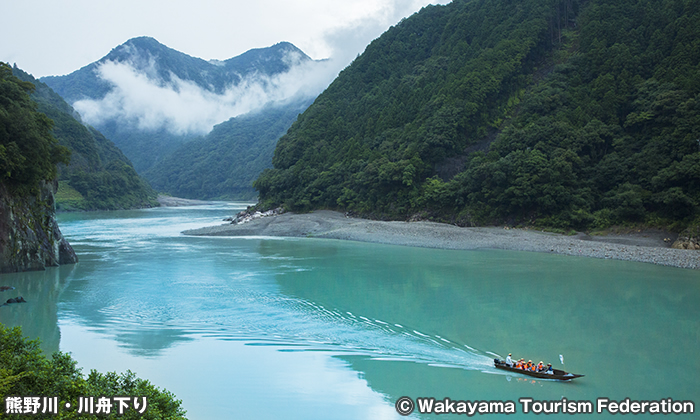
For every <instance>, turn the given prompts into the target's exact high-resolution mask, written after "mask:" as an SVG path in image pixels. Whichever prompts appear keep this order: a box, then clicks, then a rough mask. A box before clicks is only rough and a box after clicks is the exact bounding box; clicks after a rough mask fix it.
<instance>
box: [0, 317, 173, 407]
mask: <svg viewBox="0 0 700 420" xmlns="http://www.w3.org/2000/svg"><path fill="white" fill-rule="evenodd" d="M77 363H78V362H77V361H75V360H73V358H72V357H71V356H70V355H69V354H66V353H62V352H56V353H54V354H53V356H52V357H50V358H47V357H46V356H45V355H44V354H43V353H42V351H41V349H40V348H39V341H38V340H33V341H29V340H27V339H26V338H24V337H23V336H22V331H21V329H20V328H19V327H15V328H12V329H9V328H6V327H5V326H4V325H2V324H0V396H2V397H3V406H2V407H3V409H2V414H0V418H6V419H20V418H26V417H27V415H28V413H23V414H7V410H6V407H7V404H6V400H7V398H8V397H12V396H21V397H25V396H27V397H28V396H39V397H42V398H43V397H51V398H53V397H57V400H58V410H57V411H58V414H56V415H52V416H51V418H53V419H88V418H95V414H78V413H77V409H78V407H79V403H78V399H79V398H80V397H94V398H95V400H94V401H97V399H98V398H100V397H107V398H110V397H132V398H133V397H138V401H140V402H141V401H142V398H143V397H146V401H147V404H148V405H147V408H146V410H145V411H144V412H143V413H139V411H138V410H136V409H134V408H133V403H132V404H130V406H131V408H130V409H127V410H125V412H124V414H123V415H117V414H116V410H117V408H116V407H114V408H113V409H112V410H111V414H109V415H104V416H103V415H99V417H100V418H106V419H112V418H120V419H142V420H149V419H151V420H155V419H172V420H177V419H185V410H184V409H183V408H182V402H181V401H180V400H178V399H176V398H175V396H174V395H173V394H172V393H170V392H169V391H167V390H164V389H160V388H158V387H156V386H154V385H153V384H151V383H150V382H149V381H147V380H144V379H140V378H137V377H136V375H135V374H134V373H133V372H130V371H127V372H126V373H122V374H117V373H115V372H108V373H106V374H103V373H99V372H97V371H95V370H92V371H90V373H89V374H88V375H87V377H84V376H83V374H82V372H81V369H80V368H78V367H77ZM42 398H40V401H42V403H43V399H42ZM66 403H70V404H71V407H72V408H65V407H66ZM22 404H24V399H22ZM39 415H40V416H41V411H39Z"/></svg>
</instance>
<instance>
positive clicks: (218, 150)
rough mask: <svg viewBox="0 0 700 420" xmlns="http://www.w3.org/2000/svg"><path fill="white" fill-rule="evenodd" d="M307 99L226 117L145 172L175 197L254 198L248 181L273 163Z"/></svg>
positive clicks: (155, 185)
mask: <svg viewBox="0 0 700 420" xmlns="http://www.w3.org/2000/svg"><path fill="white" fill-rule="evenodd" d="M310 102H311V99H304V100H301V101H299V100H297V101H294V102H291V103H288V104H284V105H277V106H270V107H268V108H265V109H263V110H260V111H258V112H255V113H252V114H249V115H248V114H246V115H243V116H240V117H236V118H231V119H230V120H228V121H226V122H223V123H221V124H219V125H217V126H215V127H214V129H213V130H212V131H211V132H210V133H209V134H207V135H206V136H204V137H202V138H200V139H197V140H193V141H191V142H188V143H186V144H184V145H182V146H180V147H179V148H178V149H176V150H174V151H173V152H172V153H171V154H169V155H168V156H167V157H166V158H164V159H162V160H160V161H159V162H158V163H157V164H156V165H155V166H154V167H152V168H151V169H149V170H148V171H146V172H145V173H144V176H145V177H147V178H148V179H149V180H150V182H151V185H152V186H153V188H156V189H157V190H158V191H163V192H166V193H169V194H172V195H175V196H178V197H185V198H195V199H205V200H208V199H227V200H254V199H255V198H256V197H257V191H255V189H254V188H253V181H254V180H255V179H256V178H257V177H258V175H260V173H261V172H262V171H263V170H264V169H266V168H270V167H272V155H273V153H274V150H275V146H276V144H277V140H278V139H279V138H280V136H282V135H283V134H284V133H285V132H286V131H287V129H288V128H289V126H291V125H292V122H293V121H294V120H295V119H296V118H297V116H298V115H299V113H301V112H303V111H304V110H305V109H306V108H307V107H308V106H309V104H310Z"/></svg>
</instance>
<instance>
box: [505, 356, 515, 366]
mask: <svg viewBox="0 0 700 420" xmlns="http://www.w3.org/2000/svg"><path fill="white" fill-rule="evenodd" d="M511 356H512V354H511V353H508V357H506V364H507V365H508V367H513V359H511Z"/></svg>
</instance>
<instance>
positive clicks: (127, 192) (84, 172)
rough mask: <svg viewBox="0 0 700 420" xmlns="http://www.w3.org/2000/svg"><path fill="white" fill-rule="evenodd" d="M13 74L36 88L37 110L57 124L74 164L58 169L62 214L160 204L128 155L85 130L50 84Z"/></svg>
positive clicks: (55, 127) (55, 132) (57, 134)
mask: <svg viewBox="0 0 700 420" xmlns="http://www.w3.org/2000/svg"><path fill="white" fill-rule="evenodd" d="M12 73H13V74H14V75H15V76H16V77H17V78H19V79H20V80H23V81H25V82H29V83H32V84H33V85H34V86H35V87H34V89H33V92H32V93H31V98H32V99H33V100H34V101H35V102H36V103H37V104H38V106H37V110H38V111H39V112H41V113H43V114H45V115H46V116H47V117H48V118H50V119H51V120H53V124H52V125H53V130H52V134H53V135H54V136H55V138H56V139H58V142H59V144H60V145H61V146H65V147H66V148H67V149H68V150H69V151H70V164H69V165H68V166H66V165H65V164H60V165H58V174H57V175H58V180H59V191H58V193H57V195H56V204H57V206H58V208H59V209H77V210H114V209H125V208H135V207H151V206H154V205H157V202H156V201H155V195H156V194H155V192H154V191H153V190H152V189H151V187H150V186H149V185H148V184H147V183H146V182H144V181H143V180H142V179H141V178H140V177H139V176H138V175H137V174H136V171H135V170H134V168H133V167H132V165H131V162H129V159H127V158H126V157H125V156H124V154H123V153H122V152H121V151H120V150H119V149H118V148H117V147H116V146H115V145H114V143H112V142H111V141H110V140H108V139H107V138H105V136H103V135H102V134H101V133H100V132H99V131H97V130H95V129H94V128H92V127H89V126H87V127H86V126H85V125H83V124H82V123H81V122H80V121H79V120H78V119H79V118H80V116H79V115H77V113H76V112H75V111H74V110H73V108H72V107H71V106H70V105H68V104H67V103H66V102H65V101H64V100H63V98H61V97H60V96H59V95H58V94H56V93H55V92H54V91H53V90H52V89H51V88H49V87H48V86H46V84H44V83H42V82H40V81H38V80H36V79H35V78H34V77H32V76H31V75H29V74H27V73H25V72H24V71H22V70H21V69H19V68H17V67H14V68H13V69H12Z"/></svg>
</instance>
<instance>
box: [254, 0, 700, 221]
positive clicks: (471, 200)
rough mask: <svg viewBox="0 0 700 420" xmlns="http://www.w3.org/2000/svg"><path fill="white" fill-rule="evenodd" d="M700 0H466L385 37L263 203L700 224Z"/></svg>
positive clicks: (370, 211) (301, 127) (310, 129)
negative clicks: (521, 0) (520, 0)
mask: <svg viewBox="0 0 700 420" xmlns="http://www.w3.org/2000/svg"><path fill="white" fill-rule="evenodd" d="M698 39H700V5H699V4H698V3H697V2H693V1H687V0H622V1H619V0H589V1H585V2H584V1H577V0H554V1H552V0H527V1H523V2H517V3H513V2H511V1H506V0H494V1H489V2H485V1H464V0H455V1H453V2H452V3H450V4H448V5H446V6H429V7H427V8H425V9H423V10H422V11H421V12H420V13H418V14H416V15H414V16H412V17H410V18H408V19H405V20H404V21H402V22H401V23H399V24H398V25H396V26H395V27H392V28H391V29H390V30H389V31H387V32H386V33H385V34H384V35H382V36H381V37H380V38H378V39H377V40H375V41H374V42H372V43H371V44H370V45H369V46H368V47H367V49H366V51H365V52H364V53H363V54H362V55H361V56H359V57H358V58H357V59H356V60H355V61H354V62H353V63H352V65H351V66H349V67H348V68H347V69H345V70H344V71H343V72H342V73H341V74H340V75H339V77H338V78H337V79H336V80H335V81H334V82H333V83H332V84H331V86H330V87H329V88H328V89H327V90H326V91H325V92H324V93H323V94H322V95H321V96H319V98H318V99H317V100H316V102H315V103H314V104H313V105H312V106H311V107H310V108H309V109H308V110H307V111H306V112H305V113H304V114H302V115H301V116H300V117H299V119H298V120H297V122H296V123H295V124H294V125H293V126H292V128H291V129H290V130H289V132H288V133H287V135H285V136H283V137H282V138H281V139H280V141H279V143H278V146H277V149H276V151H275V156H274V159H273V165H274V168H273V169H270V170H267V171H265V172H264V173H263V174H262V175H261V176H260V177H259V178H258V179H257V180H256V182H255V187H256V188H257V189H258V191H259V192H260V198H261V206H262V207H265V208H268V207H273V206H277V205H280V204H282V205H284V206H286V207H287V208H288V209H292V210H296V211H308V210H312V209H318V208H331V209H341V210H350V211H354V212H356V213H359V214H363V215H367V216H370V217H376V218H388V219H404V220H405V219H409V218H411V217H414V218H415V217H418V218H428V219H433V220H440V221H447V222H451V223H457V224H460V225H484V224H504V223H505V224H524V225H537V226H548V227H554V228H561V229H572V228H573V229H577V230H586V229H597V228H605V227H608V226H611V225H625V224H629V225H632V224H634V225H636V224H643V225H651V226H662V227H667V228H672V229H677V230H681V229H683V228H685V227H687V226H689V225H695V224H698V223H699V222H700V214H699V211H698V208H699V207H700V112H699V111H700V96H699V95H700V43H699V42H698Z"/></svg>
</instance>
